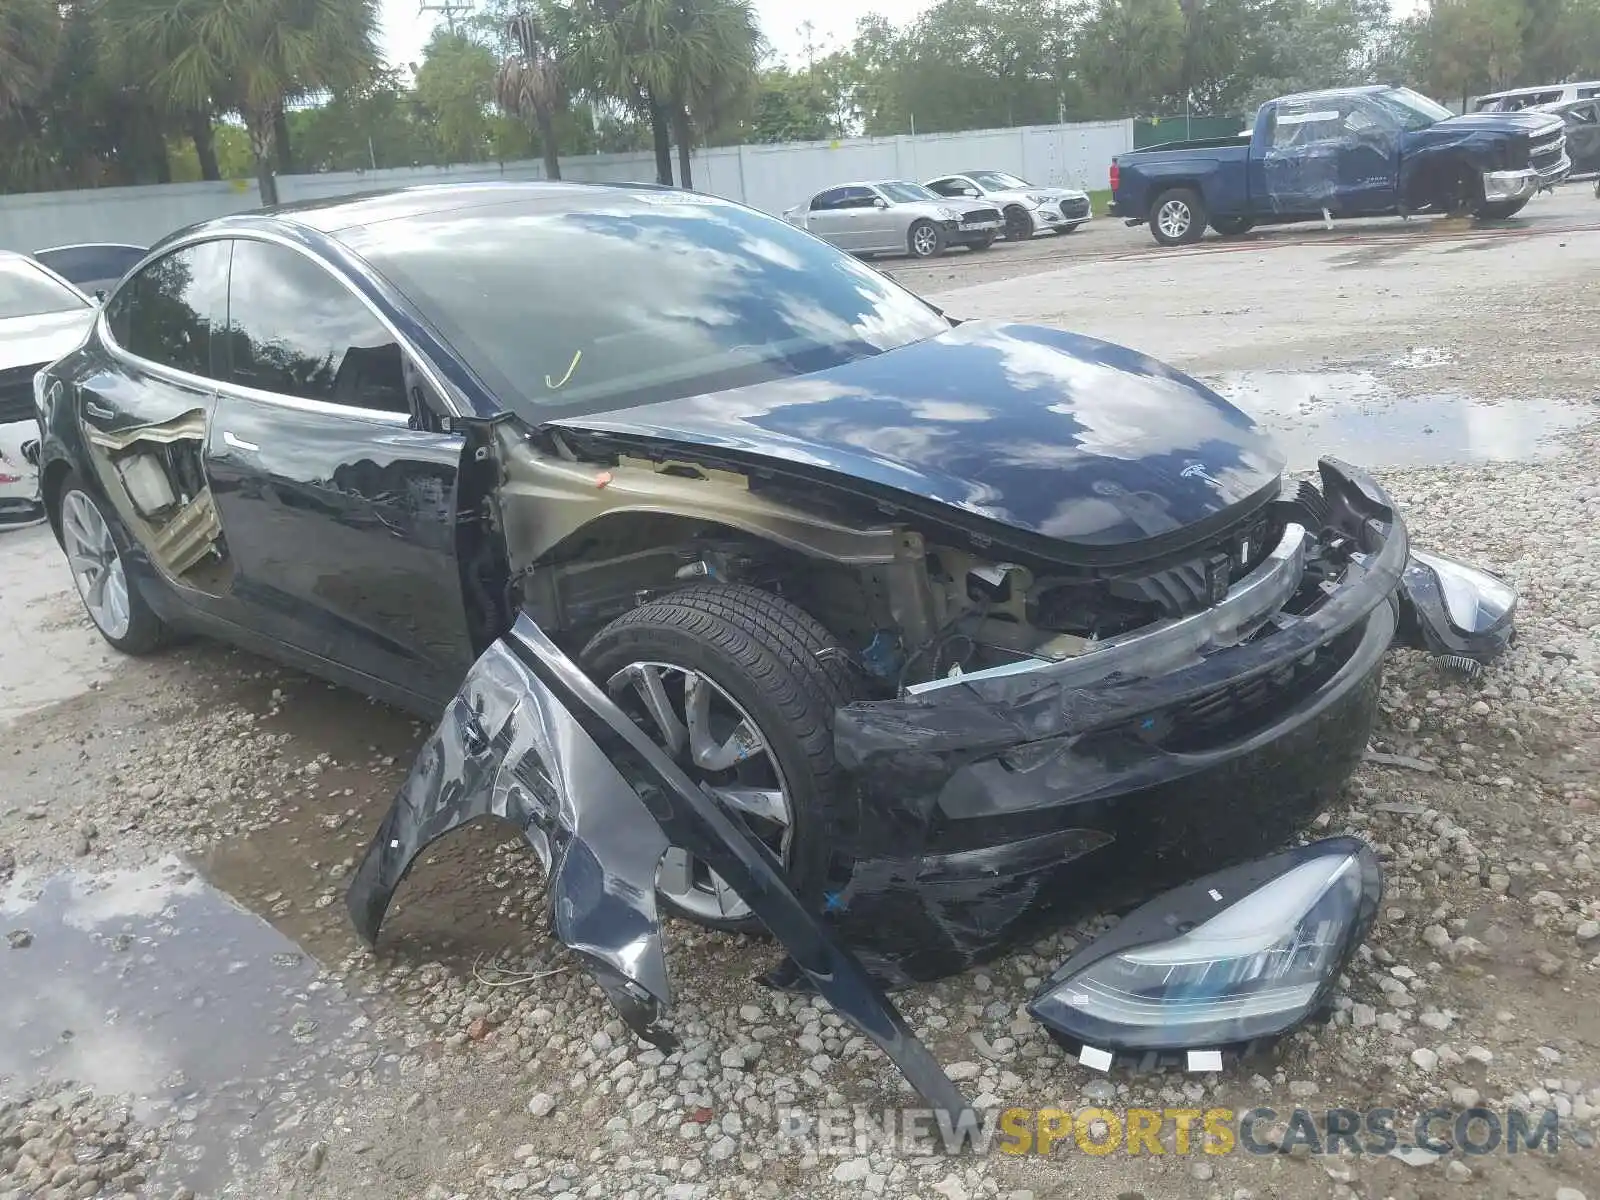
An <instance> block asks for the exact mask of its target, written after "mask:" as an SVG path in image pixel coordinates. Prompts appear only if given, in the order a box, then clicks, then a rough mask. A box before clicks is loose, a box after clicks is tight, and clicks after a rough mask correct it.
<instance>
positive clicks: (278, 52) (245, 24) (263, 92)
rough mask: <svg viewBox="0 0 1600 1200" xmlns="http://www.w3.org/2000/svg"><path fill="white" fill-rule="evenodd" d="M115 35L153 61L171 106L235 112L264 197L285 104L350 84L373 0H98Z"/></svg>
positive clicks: (368, 68) (366, 41)
mask: <svg viewBox="0 0 1600 1200" xmlns="http://www.w3.org/2000/svg"><path fill="white" fill-rule="evenodd" d="M102 8H103V12H104V13H105V17H106V20H107V21H108V23H109V24H110V26H111V28H112V29H113V30H114V32H115V35H116V37H117V39H118V41H119V43H120V44H121V45H123V46H125V47H126V48H127V50H128V51H130V52H131V53H132V54H133V56H134V57H135V59H136V60H139V61H146V62H153V63H157V64H159V66H158V67H157V69H156V70H155V72H154V74H153V76H152V77H151V80H150V82H151V84H152V85H153V86H154V87H155V89H156V90H157V91H158V92H159V93H160V94H161V95H163V97H164V98H165V100H166V102H167V103H168V104H169V105H170V106H171V107H172V108H174V109H176V110H179V111H184V112H194V113H212V112H233V113H237V114H238V115H239V117H240V118H241V119H242V120H243V122H244V126H245V130H246V132H247V133H248V134H249V136H250V149H251V154H252V156H253V157H254V159H255V168H256V183H257V186H258V188H259V189H260V193H261V200H262V202H263V203H264V204H274V203H276V202H277V198H278V195H277V186H276V183H275V182H274V179H273V168H274V162H275V158H276V146H277V144H278V133H279V128H278V127H279V126H280V125H281V124H283V123H284V121H283V110H284V106H285V104H286V103H287V102H288V101H289V100H291V99H292V98H294V97H296V96H301V95H306V94H310V93H314V92H318V91H322V90H332V91H335V92H338V91H340V90H342V89H345V88H351V87H356V86H359V85H360V84H361V83H363V82H364V81H365V80H366V79H368V78H370V76H371V74H372V72H373V70H374V69H375V68H376V65H377V51H376V44H375V37H376V28H377V0H102Z"/></svg>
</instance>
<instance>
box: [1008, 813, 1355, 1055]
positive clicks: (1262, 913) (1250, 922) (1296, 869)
mask: <svg viewBox="0 0 1600 1200" xmlns="http://www.w3.org/2000/svg"><path fill="white" fill-rule="evenodd" d="M1241 887H1247V888H1249V889H1250V890H1248V891H1247V892H1246V894H1244V895H1242V896H1241V895H1239V892H1240V890H1241ZM1380 890H1381V876H1380V873H1379V870H1378V863H1377V859H1376V857H1375V856H1374V855H1373V853H1372V851H1371V849H1370V848H1369V847H1368V846H1367V845H1366V844H1365V843H1364V842H1360V841H1358V840H1356V839H1353V838H1333V839H1329V840H1327V841H1324V842H1318V843H1315V844H1313V845H1311V846H1306V847H1302V848H1300V849H1298V850H1293V851H1289V852H1287V853H1285V854H1282V855H1276V856H1274V857H1273V858H1272V859H1268V860H1264V861H1263V862H1261V863H1254V864H1246V865H1245V866H1243V867H1239V868H1235V869H1234V870H1231V871H1225V872H1221V873H1219V874H1217V875H1214V876H1209V877H1208V878H1206V879H1203V880H1200V881H1199V882H1197V883H1195V884H1191V885H1189V886H1187V887H1185V888H1182V889H1179V890H1178V891H1176V892H1171V893H1168V894H1167V895H1165V896H1162V897H1159V898H1157V899H1156V900H1154V901H1152V902H1151V903H1149V904H1147V905H1145V906H1144V907H1142V908H1140V909H1138V910H1137V911H1135V912H1134V913H1132V914H1130V915H1129V916H1128V917H1127V918H1125V919H1124V921H1123V922H1122V923H1121V924H1120V925H1119V926H1117V927H1116V929H1114V930H1113V931H1112V933H1111V934H1108V935H1107V937H1106V938H1103V939H1101V941H1102V942H1105V941H1111V942H1114V943H1116V948H1115V949H1114V951H1113V952H1110V953H1096V946H1097V945H1099V943H1095V944H1091V945H1090V946H1089V947H1087V948H1086V949H1085V950H1084V951H1082V952H1080V954H1079V955H1077V956H1075V957H1074V958H1073V959H1071V960H1069V961H1068V962H1067V963H1066V964H1065V965H1064V966H1063V967H1062V969H1061V970H1060V971H1058V972H1057V973H1056V975H1055V976H1053V977H1052V978H1051V980H1050V981H1049V983H1047V984H1046V985H1045V987H1044V988H1043V989H1042V990H1041V991H1040V993H1039V995H1038V996H1037V997H1035V999H1034V1001H1033V1004H1032V1005H1031V1006H1030V1010H1031V1011H1032V1012H1033V1014H1034V1016H1036V1017H1037V1018H1038V1019H1039V1020H1040V1021H1042V1022H1044V1023H1045V1024H1046V1025H1049V1026H1051V1027H1052V1028H1054V1029H1056V1030H1058V1031H1060V1032H1062V1033H1065V1034H1067V1035H1068V1036H1069V1037H1072V1038H1074V1039H1076V1040H1078V1041H1081V1042H1084V1043H1086V1044H1090V1045H1095V1046H1100V1047H1108V1048H1111V1049H1124V1050H1180V1049H1195V1048H1203V1047H1216V1046H1225V1045H1230V1044H1233V1043H1238V1042H1247V1041H1250V1040H1252V1039H1255V1038H1261V1037H1269V1036H1275V1035H1277V1034H1281V1033H1284V1032H1287V1031H1288V1030H1289V1029H1291V1028H1293V1027H1294V1026H1295V1025H1297V1024H1299V1023H1300V1022H1301V1021H1302V1020H1304V1019H1305V1018H1306V1017H1308V1016H1310V1015H1311V1014H1312V1013H1313V1012H1314V1011H1315V1010H1316V1008H1317V1006H1318V1005H1319V1004H1320V1003H1321V1001H1322V999H1323V997H1324V996H1325V995H1326V993H1327V989H1328V988H1329V987H1331V985H1332V982H1333V979H1334V978H1335V976H1336V975H1337V973H1338V971H1339V968H1340V966H1341V965H1342V964H1343V963H1344V961H1345V960H1346V959H1347V958H1348V956H1349V954H1350V953H1351V951H1353V950H1354V948H1355V945H1356V943H1357V942H1358V941H1359V940H1360V938H1361V937H1362V936H1363V935H1364V934H1365V932H1366V929H1367V927H1368V926H1369V925H1370V923H1371V920H1372V916H1373V913H1374V912H1375V911H1376V909H1377V903H1378V895H1379V892H1380ZM1235 897H1237V898H1235ZM1219 905H1222V907H1218V906H1219ZM1195 913H1198V914H1204V919H1203V920H1201V921H1200V922H1199V923H1198V924H1188V923H1187V921H1186V920H1185V919H1184V917H1185V916H1189V915H1193V914H1195ZM1186 925H1187V928H1186V927H1185V926H1186ZM1164 935H1165V936H1164ZM1085 960H1087V961H1085Z"/></svg>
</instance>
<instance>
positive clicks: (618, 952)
mask: <svg viewBox="0 0 1600 1200" xmlns="http://www.w3.org/2000/svg"><path fill="white" fill-rule="evenodd" d="M482 817H494V818H497V819H499V820H502V821H506V822H509V823H510V824H512V825H514V826H515V827H516V828H517V829H518V830H519V831H520V832H521V833H522V836H523V837H524V838H525V839H526V840H527V842H528V843H529V845H531V846H532V847H533V849H534V851H535V852H536V853H537V854H538V855H539V857H540V859H541V860H542V861H543V863H544V865H545V867H546V869H547V871H548V874H549V888H548V894H549V899H550V905H551V913H552V918H553V922H554V926H555V932H556V935H557V936H558V937H559V938H560V939H561V941H562V942H563V943H564V944H565V945H567V946H568V947H569V948H570V949H572V950H573V951H574V952H575V953H577V954H578V955H579V956H580V957H581V958H582V959H583V961H584V963H585V965H586V967H587V968H588V970H589V972H590V974H591V975H592V976H593V977H594V979H595V981H596V982H597V983H599V984H600V986H601V987H602V988H603V989H604V990H605V992H606V994H607V995H608V996H609V997H610V999H611V1000H612V1002H613V1003H614V1004H616V1006H617V1007H618V1009H619V1011H620V1012H621V1013H622V1015H623V1017H624V1018H625V1019H626V1020H627V1021H628V1023H629V1025H630V1026H632V1028H633V1029H634V1030H635V1031H636V1032H637V1033H639V1034H640V1036H642V1037H645V1038H647V1039H648V1040H651V1041H654V1042H656V1043H657V1044H668V1043H670V1041H671V1039H670V1035H668V1034H666V1033H665V1031H664V1030H663V1029H662V1028H661V1027H660V1025H659V1023H658V1022H659V1018H660V1017H661V1015H662V1014H663V1013H664V1011H665V1010H666V1008H667V1007H668V1006H669V1005H670V1003H671V991H670V986H669V983H668V979H667V970H666V957H665V952H664V948H663V944H662V939H661V925H660V920H659V917H658V916H657V912H656V902H655V888H656V872H657V868H658V866H659V864H660V861H661V856H662V854H663V853H664V852H665V851H666V849H667V847H668V846H669V845H673V846H678V847H681V848H682V849H684V850H686V851H688V852H689V853H690V854H691V855H693V856H694V857H696V858H698V859H700V860H701V861H703V862H704V863H705V864H706V865H707V866H708V867H710V868H711V869H712V870H714V871H715V872H717V874H718V875H720V876H721V877H722V878H723V879H724V880H725V881H726V882H727V883H728V885H729V886H730V887H732V888H733V890H734V891H735V892H736V893H737V894H738V895H739V897H740V898H741V899H742V900H743V901H744V902H745V903H746V904H748V905H749V906H750V908H751V910H752V911H753V912H754V913H755V914H756V916H757V917H759V918H760V919H761V920H762V922H763V923H764V924H765V925H766V927H767V929H768V930H769V931H770V932H771V933H772V934H773V936H774V937H776V938H777V939H778V941H779V942H780V943H782V945H783V947H784V949H785V950H786V951H787V952H788V954H789V961H788V962H787V963H786V964H784V967H783V968H782V969H781V970H780V973H782V974H788V975H791V976H792V975H793V974H795V973H798V974H799V975H803V976H804V977H805V978H806V979H807V980H808V981H809V982H810V984H811V985H812V986H813V987H814V988H815V989H816V990H817V991H818V992H819V993H820V994H821V995H822V996H823V997H824V998H825V999H826V1000H828V1002H829V1003H830V1004H832V1005H833V1007H834V1008H835V1009H836V1010H837V1011H838V1013H839V1015H840V1016H841V1017H844V1018H846V1019H847V1020H849V1021H850V1022H851V1023H852V1024H854V1025H855V1026H856V1028H858V1029H859V1030H860V1031H861V1032H862V1033H863V1034H864V1035H866V1036H867V1037H869V1038H871V1039H872V1041H873V1042H875V1043H876V1044H877V1045H878V1046H880V1047H881V1048H882V1049H883V1050H884V1052H885V1053H887V1054H888V1055H889V1057H890V1058H891V1059H892V1060H893V1061H894V1063H895V1065H896V1066H898V1067H899V1068H900V1070H901V1072H902V1073H903V1074H904V1075H905V1077H906V1079H907V1080H908V1081H909V1082H910V1083H911V1085H912V1086H913V1087H914V1088H915V1089H916V1090H917V1091H918V1092H919V1093H920V1094H921V1095H922V1097H923V1098H924V1099H925V1100H927V1101H928V1103H929V1104H930V1105H932V1106H933V1107H934V1108H937V1109H940V1110H943V1111H946V1112H949V1113H953V1114H955V1113H960V1112H962V1111H964V1109H965V1102H964V1101H963V1099H962V1097H961V1094H960V1092H959V1091H958V1090H957V1088H956V1086H955V1085H954V1084H953V1083H952V1082H951V1081H950V1079H949V1077H948V1076H947V1075H946V1074H945V1073H944V1071H943V1069H942V1068H941V1067H940V1066H939V1064H938V1062H937V1060H935V1059H934V1057H933V1056H932V1054H930V1053H929V1052H928V1049H927V1047H925V1046H924V1045H923V1044H922V1043H921V1042H920V1041H918V1040H917V1037H916V1035H915V1034H913V1033H912V1032H911V1029H910V1028H909V1027H908V1026H907V1025H906V1023H905V1020H904V1018H903V1017H902V1016H901V1015H900V1013H899V1011H898V1010H897V1009H896V1008H895V1007H894V1005H893V1004H892V1003H891V1002H890V1001H889V999H888V997H887V996H886V995H885V994H884V992H883V990H882V989H881V988H880V987H879V986H878V985H877V984H875V983H874V982H873V981H872V979H871V978H870V977H869V975H868V974H867V972H866V970H865V969H864V968H863V966H862V964H861V962H860V961H859V960H858V959H857V958H856V957H855V956H854V955H853V954H852V953H850V951H849V950H847V949H845V948H844V947H843V946H841V945H840V944H839V943H838V942H837V941H836V940H835V938H834V936H833V935H832V934H831V933H830V932H829V930H828V929H827V928H826V927H824V925H823V924H822V922H821V921H820V920H819V919H818V917H817V916H816V915H815V914H813V913H812V912H810V911H809V910H808V909H807V908H806V907H805V906H804V905H803V904H802V903H801V902H800V900H799V898H798V897H796V895H795V894H794V892H793V891H792V890H791V889H790V888H789V886H788V884H787V883H786V882H785V880H784V878H783V876H782V874H781V871H780V870H779V867H778V865H777V864H776V863H775V862H774V861H773V859H772V857H771V854H770V853H769V852H768V851H767V849H766V848H765V847H764V846H763V845H762V844H761V842H760V841H759V840H758V839H757V838H756V837H755V836H754V835H753V834H751V833H750V831H749V829H748V828H747V827H746V826H745V825H744V824H743V822H742V821H741V820H739V819H738V818H736V817H735V816H732V815H730V814H729V813H728V812H727V811H726V810H724V809H723V808H722V807H721V806H720V805H719V804H718V803H717V801H716V800H715V799H714V798H713V797H712V796H711V795H709V794H708V793H706V792H704V791H702V790H701V789H700V788H699V787H697V786H696V785H695V784H694V783H692V782H691V781H690V780H689V779H688V777H687V776H685V775H684V774H683V772H682V771H681V770H679V769H678V767H677V766H676V764H674V763H673V762H672V760H671V759H669V758H667V757H666V755H665V754H664V753H662V751H661V750H660V749H658V748H657V747H656V746H655V744H654V743H652V742H651V741H650V740H649V738H648V737H646V736H645V734H644V733H643V732H642V731H641V730H640V729H639V728H638V727H637V726H636V725H634V723H633V722H632V721H631V720H629V718H628V716H627V715H626V714H625V713H624V712H623V711H622V710H621V709H620V708H618V707H617V706H616V705H615V704H614V703H613V702H612V701H611V700H610V698H609V697H607V696H606V695H605V693H604V692H603V691H601V690H600V688H598V687H597V686H596V685H595V684H594V682H593V681H592V680H590V679H589V678H588V676H586V675H584V674H583V672H582V671H581V670H579V668H578V666H577V665H576V664H575V663H574V662H572V660H571V659H569V658H568V657H567V656H566V655H565V654H563V653H562V651H561V650H560V649H559V648H558V647H557V646H556V645H555V644H554V643H553V642H551V641H550V639H549V638H547V637H546V636H545V635H544V633H543V632H542V631H541V630H540V629H539V627H538V626H537V625H535V624H534V623H533V621H531V620H530V619H529V618H528V617H527V616H525V615H523V616H519V617H518V618H517V620H516V623H515V625H514V626H513V628H512V630H511V632H510V633H509V634H507V635H506V636H505V637H504V638H502V639H501V640H500V641H498V642H497V643H495V644H494V645H493V646H491V647H490V648H489V650H487V651H486V652H485V653H484V654H483V656H482V657H481V658H479V660H478V661H477V663H475V664H474V665H473V667H472V670H471V671H470V672H469V673H468V675H467V679H466V681H465V683H464V684H463V685H462V687H461V690H460V691H459V692H458V693H457V695H456V697H455V698H454V700H452V701H451V703H450V705H449V707H448V708H447V709H446V711H445V715H444V719H443V720H442V721H441V722H440V724H439V727H438V729H437V730H436V731H435V732H434V734H433V736H432V737H431V738H430V739H429V740H428V742H427V744H426V745H425V746H424V747H423V749H422V752H421V754H419V755H418V757H417V761H416V763H415V765H414V766H413V767H412V770H411V774H410V775H409V776H408V777H407V779H406V781H405V783H404V784H403V785H402V787H401V789H400V791H399V794H398V795H397V796H396V797H395V801H394V804H393V806H392V807H391V808H390V810H389V812H388V814H387V815H386V816H385V817H384V820H383V824H382V825H381V827H380V828H379V830H378V833H377V836H376V837H375V838H374V839H373V842H372V845H371V846H370V847H369V848H368V850H367V853H366V856H365V857H364V858H363V859H362V861H361V864H360V866H359V867H358V868H357V870H356V874H355V877H354V879H353V880H352V882H351V885H350V890H349V892H348V894H347V896H346V904H347V905H348V907H349V910H350V915H351V917H352V919H353V921H354V923H355V926H356V929H357V931H358V932H359V933H360V934H361V936H362V937H363V938H365V939H366V940H367V941H368V942H369V943H375V942H376V940H377V937H378V932H379V928H380V926H381V925H382V923H383V917H384V914H385V912H386V911H387V910H388V907H389V903H390V901H391V900H392V899H393V897H394V894H395V891H396V890H397V889H398V887H399V886H400V883H401V881H402V880H404V878H405V876H406V873H407V872H408V871H409V870H410V869H411V866H412V864H413V863H414V862H415V861H416V859H417V856H418V855H419V854H420V853H421V852H422V851H423V850H424V849H425V848H426V847H427V846H428V845H429V844H431V843H432V842H434V841H436V840H438V839H439V838H441V837H443V836H444V835H445V834H447V833H449V832H450V831H452V830H454V829H457V828H459V827H460V826H462V825H464V824H466V823H468V822H469V821H473V820H477V819H479V818H482Z"/></svg>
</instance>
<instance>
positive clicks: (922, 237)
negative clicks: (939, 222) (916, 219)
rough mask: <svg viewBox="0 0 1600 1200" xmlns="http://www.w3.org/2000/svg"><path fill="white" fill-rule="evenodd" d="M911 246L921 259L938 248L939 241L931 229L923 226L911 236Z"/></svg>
mask: <svg viewBox="0 0 1600 1200" xmlns="http://www.w3.org/2000/svg"><path fill="white" fill-rule="evenodd" d="M911 244H912V246H913V247H914V248H915V249H916V252H917V253H918V254H920V255H921V256H922V257H923V258H927V257H928V256H929V255H930V254H932V253H933V251H934V249H935V248H936V247H937V246H938V244H939V239H938V236H937V235H936V234H935V233H934V231H933V230H932V229H930V228H928V227H927V226H926V225H924V226H923V227H922V228H921V229H919V230H917V232H916V233H914V234H912V235H911Z"/></svg>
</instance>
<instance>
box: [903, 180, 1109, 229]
mask: <svg viewBox="0 0 1600 1200" xmlns="http://www.w3.org/2000/svg"><path fill="white" fill-rule="evenodd" d="M926 187H927V188H928V190H929V191H932V192H937V193H938V194H939V195H941V196H948V197H950V198H951V199H953V200H956V201H961V200H966V201H968V202H971V201H974V200H983V201H987V202H988V203H990V204H993V205H994V206H995V207H996V208H998V209H999V210H1000V211H1001V213H1002V214H1004V213H1005V212H1006V211H1007V210H1008V209H1009V210H1012V211H1016V210H1018V209H1020V210H1022V211H1024V212H1026V213H1027V214H1028V217H1029V218H1030V219H1031V220H1032V222H1033V233H1034V234H1038V233H1044V232H1046V231H1049V232H1051V233H1070V232H1072V231H1073V230H1074V229H1076V228H1077V227H1078V226H1080V225H1082V224H1084V223H1085V222H1087V221H1089V220H1090V219H1092V217H1093V215H1094V214H1093V213H1092V212H1091V211H1090V205H1089V195H1088V193H1087V192H1082V191H1079V190H1078V189H1077V188H1067V187H1034V186H1033V185H1032V184H1030V183H1028V182H1027V181H1026V180H1023V179H1019V178H1018V177H1017V176H1015V175H1011V174H1008V173H1007V172H1005V171H967V172H964V173H962V174H959V175H941V176H939V178H937V179H932V180H929V181H928V183H927V184H926ZM1029 236H1032V235H1031V234H1030V235H1029Z"/></svg>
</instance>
